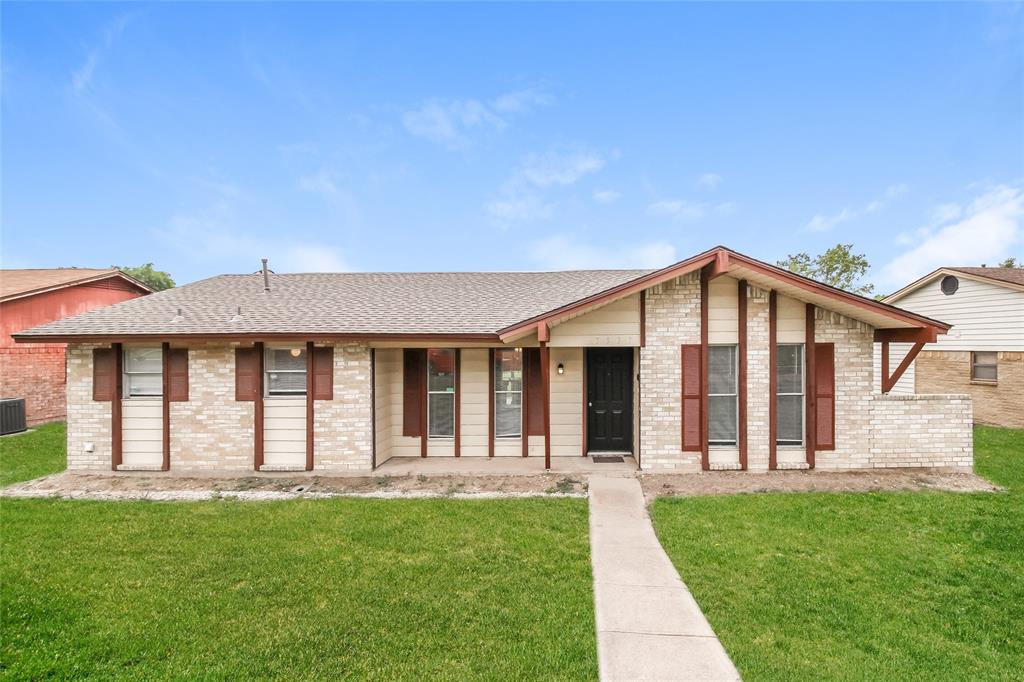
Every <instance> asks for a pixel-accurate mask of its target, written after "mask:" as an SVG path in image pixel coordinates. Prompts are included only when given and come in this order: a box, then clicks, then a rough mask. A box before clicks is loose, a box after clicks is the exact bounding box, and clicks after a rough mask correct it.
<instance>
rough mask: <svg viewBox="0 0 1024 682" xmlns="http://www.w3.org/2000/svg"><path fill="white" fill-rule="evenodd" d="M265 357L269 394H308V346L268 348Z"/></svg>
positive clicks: (266, 383)
mask: <svg viewBox="0 0 1024 682" xmlns="http://www.w3.org/2000/svg"><path fill="white" fill-rule="evenodd" d="M265 353H266V355H265V358H264V363H265V366H264V368H263V370H264V372H265V373H266V381H265V385H266V390H267V395H268V396H304V395H306V348H305V346H295V347H293V348H267V349H266V351H265Z"/></svg>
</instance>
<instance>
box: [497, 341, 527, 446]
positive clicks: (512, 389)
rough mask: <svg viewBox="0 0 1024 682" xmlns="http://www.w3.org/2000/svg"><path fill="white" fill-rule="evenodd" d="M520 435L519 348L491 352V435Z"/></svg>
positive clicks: (521, 357)
mask: <svg viewBox="0 0 1024 682" xmlns="http://www.w3.org/2000/svg"><path fill="white" fill-rule="evenodd" d="M522 434H523V349H522V348H515V349H511V348H499V349H497V350H495V351H494V437H495V438H521V437H522Z"/></svg>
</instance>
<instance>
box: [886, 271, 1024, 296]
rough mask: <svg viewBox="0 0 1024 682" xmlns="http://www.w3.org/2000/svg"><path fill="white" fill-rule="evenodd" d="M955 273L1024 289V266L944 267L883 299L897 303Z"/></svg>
mask: <svg viewBox="0 0 1024 682" xmlns="http://www.w3.org/2000/svg"><path fill="white" fill-rule="evenodd" d="M946 275H954V276H956V277H967V278H968V279H974V280H976V281H979V282H987V283H989V284H995V285H997V286H1002V287H1006V288H1008V289H1014V290H1016V291H1024V268H968V267H944V268H939V269H937V270H933V271H932V272H929V273H928V274H927V275H925V276H924V277H921V278H920V279H917V280H914V281H913V282H911V283H910V284H908V285H907V286H905V287H903V288H902V289H900V290H899V291H897V292H895V293H892V294H889V295H888V296H886V297H885V298H884V299H883V300H884V301H885V302H886V303H895V302H896V301H899V300H900V299H902V298H904V297H906V296H908V295H910V294H911V293H913V292H915V291H917V290H918V289H921V288H922V287H924V286H927V285H928V284H930V283H932V282H934V281H935V280H936V279H938V278H940V277H945V276H946Z"/></svg>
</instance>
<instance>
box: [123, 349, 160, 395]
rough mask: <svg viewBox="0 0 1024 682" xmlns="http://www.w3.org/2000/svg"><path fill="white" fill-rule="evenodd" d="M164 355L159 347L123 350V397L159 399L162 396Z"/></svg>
mask: <svg viewBox="0 0 1024 682" xmlns="http://www.w3.org/2000/svg"><path fill="white" fill-rule="evenodd" d="M163 368H164V354H163V350H162V349H161V348H160V347H159V346H156V347H148V348H125V349H124V397H125V398H159V397H161V396H162V395H163V387H164V386H163V384H164V381H163V376H164V373H163Z"/></svg>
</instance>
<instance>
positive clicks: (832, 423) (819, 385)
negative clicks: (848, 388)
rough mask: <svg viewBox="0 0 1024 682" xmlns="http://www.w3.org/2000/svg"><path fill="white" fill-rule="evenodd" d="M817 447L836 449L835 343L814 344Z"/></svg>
mask: <svg viewBox="0 0 1024 682" xmlns="http://www.w3.org/2000/svg"><path fill="white" fill-rule="evenodd" d="M814 381H815V384H816V386H815V393H814V395H815V398H816V403H815V404H816V405H817V407H816V409H815V412H814V417H815V430H816V434H815V449H816V450H835V449H836V358H835V344H831V343H816V344H814Z"/></svg>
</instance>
